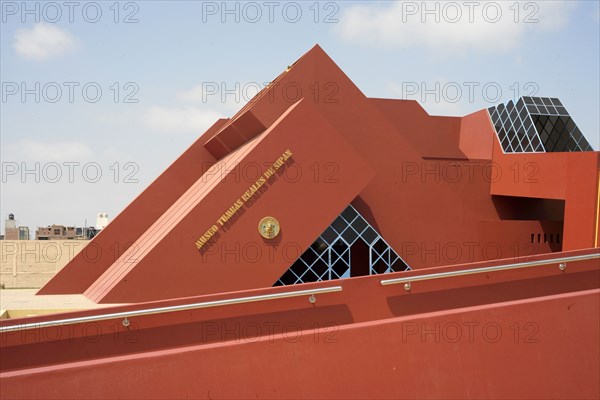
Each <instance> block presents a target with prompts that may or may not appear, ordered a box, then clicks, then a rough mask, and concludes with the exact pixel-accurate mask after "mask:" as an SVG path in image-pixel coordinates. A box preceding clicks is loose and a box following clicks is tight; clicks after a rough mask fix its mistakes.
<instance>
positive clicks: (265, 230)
mask: <svg viewBox="0 0 600 400" xmlns="http://www.w3.org/2000/svg"><path fill="white" fill-rule="evenodd" d="M258 232H259V233H260V235H261V236H262V237H264V238H265V239H273V238H274V237H276V236H277V235H279V221H277V220H276V219H275V218H273V217H264V218H263V219H261V220H260V222H259V223H258Z"/></svg>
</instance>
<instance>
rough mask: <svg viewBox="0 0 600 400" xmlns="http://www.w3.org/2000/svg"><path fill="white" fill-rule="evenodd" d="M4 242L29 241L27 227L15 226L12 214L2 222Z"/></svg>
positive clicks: (15, 222)
mask: <svg viewBox="0 0 600 400" xmlns="http://www.w3.org/2000/svg"><path fill="white" fill-rule="evenodd" d="M2 239H4V240H29V227H27V226H17V221H16V220H15V215H14V214H12V213H11V214H8V219H6V220H5V221H4V235H3V237H2Z"/></svg>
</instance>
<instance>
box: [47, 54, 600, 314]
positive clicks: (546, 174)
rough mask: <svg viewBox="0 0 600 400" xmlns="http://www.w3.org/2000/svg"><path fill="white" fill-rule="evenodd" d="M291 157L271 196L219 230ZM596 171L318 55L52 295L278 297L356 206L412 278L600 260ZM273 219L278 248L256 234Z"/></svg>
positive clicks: (593, 163)
mask: <svg viewBox="0 0 600 400" xmlns="http://www.w3.org/2000/svg"><path fill="white" fill-rule="evenodd" d="M286 150H290V151H291V153H292V156H291V158H290V159H289V160H287V161H286V163H285V165H284V168H282V169H281V170H279V171H278V172H277V173H276V174H275V175H273V176H272V177H270V178H269V179H268V182H266V184H265V185H264V186H262V187H261V188H260V191H259V195H257V196H255V197H253V198H252V201H248V202H246V201H244V200H243V199H242V202H243V205H242V206H241V207H239V208H240V209H239V210H235V218H234V219H233V220H231V221H228V223H227V224H225V225H221V224H219V223H217V221H218V220H219V218H220V217H221V216H222V215H224V214H225V212H226V211H227V210H228V209H229V208H231V207H232V206H233V205H234V203H235V201H236V200H238V199H240V198H241V196H242V195H243V194H244V193H245V192H246V191H247V190H248V189H249V188H251V187H252V185H254V184H255V183H256V181H257V180H258V179H259V178H260V177H261V175H262V174H263V173H265V171H267V169H268V168H269V167H270V166H271V164H273V163H274V162H275V161H276V160H277V159H278V158H279V157H280V156H281V155H282V154H283V153H284V152H285V151H286ZM598 162H599V155H598V153H597V152H561V153H545V152H544V153H525V154H505V153H504V152H503V151H502V148H501V147H500V144H499V142H498V140H497V137H496V132H495V131H494V126H493V124H492V122H491V120H490V117H489V115H488V111H487V110H482V111H479V112H476V113H474V114H471V115H468V116H466V117H462V118H460V117H435V116H430V115H428V114H427V113H426V112H425V110H423V108H421V106H420V105H419V104H418V103H417V102H415V101H405V100H386V99H371V98H367V97H366V96H365V95H364V94H363V93H362V92H361V91H360V90H359V89H358V88H357V87H356V86H355V85H354V84H353V83H352V81H351V80H350V79H349V78H348V77H347V76H346V75H345V74H344V73H343V72H342V71H341V70H340V69H339V67H338V66H337V65H336V64H335V63H334V62H333V61H332V60H331V59H330V58H329V57H328V56H327V55H326V54H325V52H324V51H323V50H322V49H321V48H320V47H319V46H315V47H314V48H313V49H312V50H311V51H309V52H308V53H307V54H305V55H304V56H303V57H301V58H300V59H299V60H298V61H297V62H296V63H295V64H294V65H292V66H291V67H289V68H288V69H287V70H286V71H285V72H283V73H282V74H281V75H280V76H279V77H277V78H276V79H275V80H274V81H273V82H272V83H271V84H270V85H269V86H268V87H267V88H265V89H264V90H263V91H262V92H260V93H259V94H258V95H257V96H256V97H255V98H254V99H252V100H251V101H250V102H249V103H248V104H247V105H246V106H245V107H244V108H243V109H242V110H240V112H239V113H238V114H236V115H235V116H234V117H232V118H231V119H229V120H220V121H217V122H216V123H215V125H213V127H211V128H210V129H209V130H208V131H207V132H205V133H204V134H203V135H202V136H201V137H200V138H199V139H198V141H197V142H196V143H194V144H193V145H192V147H190V148H189V149H188V150H187V151H186V152H185V153H184V154H183V155H182V156H181V157H180V158H179V159H178V160H176V161H175V163H173V165H172V166H171V167H169V168H168V169H167V170H166V171H165V172H164V173H163V174H162V175H161V176H160V177H159V178H158V179H157V180H156V181H155V182H154V183H152V184H151V185H150V186H149V187H148V189H146V190H145V191H144V192H143V193H142V194H141V195H140V196H139V197H138V198H137V199H136V200H135V201H134V202H133V203H132V204H131V205H129V207H127V208H126V209H125V210H124V211H123V212H122V213H121V214H120V215H119V216H118V217H117V218H116V219H115V220H114V221H113V222H112V223H111V224H110V226H109V227H107V228H106V230H105V231H103V232H102V233H101V234H100V235H98V237H96V238H95V239H94V240H93V241H92V243H91V244H90V246H88V249H87V250H86V252H85V253H81V254H79V255H78V256H76V258H75V259H74V260H73V261H71V262H70V263H69V264H68V265H67V266H66V267H65V268H64V269H63V270H62V271H61V272H60V273H59V274H57V275H56V276H55V277H54V279H52V280H51V281H50V282H49V283H48V284H47V285H46V286H45V287H44V288H42V289H41V290H40V292H39V293H40V294H58V293H85V294H86V296H88V297H90V298H91V299H93V300H94V301H97V302H109V303H123V302H140V301H148V300H158V299H166V298H173V297H182V296H191V295H199V294H208V293H219V292H225V291H235V290H241V289H252V288H260V287H268V286H272V285H273V284H274V283H275V282H276V281H277V279H278V278H279V277H280V276H281V275H282V274H283V273H284V272H285V271H286V269H287V268H289V267H290V265H291V264H292V263H293V261H294V260H295V259H296V258H297V257H298V256H299V255H300V254H302V252H304V251H305V250H306V249H307V248H308V247H309V246H310V245H311V244H312V243H313V242H314V241H315V239H316V238H317V237H318V236H319V234H320V233H321V232H323V231H324V230H325V228H327V226H328V225H329V224H330V223H331V222H332V221H333V220H334V219H335V218H336V216H337V215H339V214H340V213H341V212H342V211H343V209H344V208H345V207H346V205H348V204H350V203H352V205H353V206H354V207H355V208H356V210H358V211H359V212H360V213H361V215H363V216H364V217H365V218H366V220H367V221H368V222H369V224H370V225H371V226H373V227H374V228H375V229H376V230H377V231H378V233H379V234H380V235H381V236H382V237H383V238H384V239H385V240H386V241H387V243H388V244H389V246H390V247H391V248H393V249H394V250H395V251H396V252H397V253H398V255H399V256H400V257H402V259H403V260H404V261H405V262H406V264H408V265H409V266H410V267H411V268H412V269H421V268H427V267H432V266H439V265H452V264H459V263H469V262H478V261H486V260H493V259H503V258H515V257H521V256H524V255H532V254H542V253H550V252H557V251H561V250H576V249H583V248H591V247H596V246H597V245H598V244H597V236H598V215H597V202H598V179H599V175H598ZM271 214H273V216H274V217H276V218H277V219H278V220H279V222H280V223H281V228H282V235H281V236H280V237H279V238H278V239H277V241H276V242H270V241H266V240H262V239H261V237H260V235H259V234H258V231H257V229H256V226H257V224H258V222H259V221H260V219H261V218H262V217H264V216H267V215H271ZM215 224H217V225H218V227H220V228H222V229H220V231H219V232H218V234H217V235H215V236H214V237H212V240H210V241H209V242H208V243H207V245H206V246H205V248H204V249H203V250H202V251H200V250H199V249H198V248H197V246H196V245H195V243H196V241H197V240H198V238H199V237H201V236H202V235H204V234H205V233H206V232H207V230H208V229H209V228H210V227H212V226H213V225H215ZM129 246H130V247H129ZM114 248H118V249H120V250H121V251H120V252H119V253H118V254H115V252H114V251H110V250H109V249H114ZM126 249H127V250H126ZM242 251H246V252H247V253H248V254H246V256H245V257H236V256H235V254H236V252H237V253H240V252H242ZM92 253H93V254H92ZM90 258H93V259H94V261H93V262H92V263H90V262H89V260H90ZM265 265H268V266H265ZM164 271H169V272H168V274H165V273H164ZM198 282H203V283H202V284H198ZM149 288H151V289H149Z"/></svg>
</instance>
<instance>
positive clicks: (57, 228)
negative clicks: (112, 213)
mask: <svg viewBox="0 0 600 400" xmlns="http://www.w3.org/2000/svg"><path fill="white" fill-rule="evenodd" d="M96 233H98V230H97V229H96V228H94V227H89V228H85V227H83V228H78V227H74V226H64V225H49V226H46V227H43V226H40V227H38V229H37V230H36V231H35V238H36V240H75V239H78V240H86V239H91V238H93V237H94V236H96Z"/></svg>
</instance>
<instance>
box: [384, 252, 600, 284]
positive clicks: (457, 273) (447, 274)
mask: <svg viewBox="0 0 600 400" xmlns="http://www.w3.org/2000/svg"><path fill="white" fill-rule="evenodd" d="M595 258H600V253H594V254H584V255H580V256H571V257H563V258H554V259H552V260H543V261H528V262H522V263H515V264H504V265H496V266H493V267H483V268H473V269H462V270H459V271H449V272H439V273H434V274H427V275H417V276H409V277H405V278H394V279H383V280H381V282H380V283H381V284H382V285H396V284H398V283H410V282H416V281H426V280H431V279H441V278H450V277H453V276H463V275H473V274H482V273H486V272H494V271H506V270H511V269H519V268H528V267H537V266H542V265H549V264H557V263H560V264H562V263H567V262H571V261H583V260H592V259H595Z"/></svg>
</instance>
